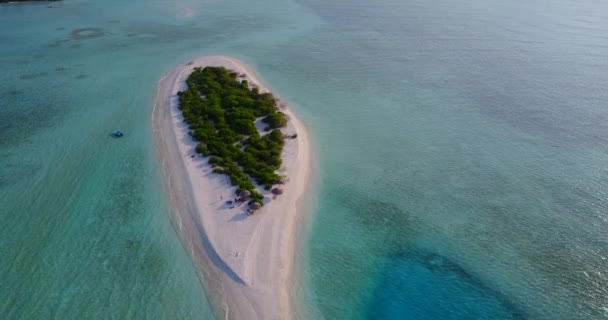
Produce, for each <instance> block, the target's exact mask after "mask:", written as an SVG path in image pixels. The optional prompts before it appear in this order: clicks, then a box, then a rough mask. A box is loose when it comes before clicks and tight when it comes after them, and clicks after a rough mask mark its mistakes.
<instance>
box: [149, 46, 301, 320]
mask: <svg viewBox="0 0 608 320" xmlns="http://www.w3.org/2000/svg"><path fill="white" fill-rule="evenodd" d="M201 66H202V67H204V66H224V67H226V68H227V69H230V70H234V71H235V72H238V73H239V74H245V75H246V80H248V81H249V83H250V84H254V85H256V86H257V87H258V88H259V89H260V91H261V92H265V91H270V90H269V89H268V87H267V86H265V85H264V84H263V83H262V82H261V81H260V80H259V79H258V78H257V77H256V74H255V72H254V71H253V70H252V68H250V67H249V66H247V65H246V64H244V63H243V62H241V61H239V60H236V59H234V58H231V57H225V56H206V57H201V58H198V59H195V60H192V61H190V62H187V63H185V64H183V65H180V66H177V67H176V68H175V69H173V70H172V71H170V72H169V73H167V74H166V75H165V76H164V77H163V78H162V79H161V80H160V81H159V84H158V92H157V97H156V102H155V107H154V111H153V116H152V118H153V127H154V134H155V140H156V144H157V149H158V154H159V158H160V164H161V170H162V173H163V177H164V182H165V186H166V189H167V193H168V197H169V201H170V205H171V209H172V212H173V214H174V220H175V224H176V227H177V228H178V229H179V230H180V233H181V235H182V239H183V241H184V243H186V245H187V246H188V249H189V250H190V252H191V253H192V255H193V256H194V257H195V260H196V261H197V262H198V264H199V267H200V270H201V276H202V278H203V279H204V284H205V287H206V289H207V291H208V293H209V294H210V295H211V296H210V299H211V300H212V301H211V302H212V304H214V306H215V307H216V311H217V312H218V313H219V315H220V316H221V317H222V318H224V319H290V318H293V317H294V310H293V305H292V299H293V292H292V282H293V280H292V279H293V275H292V271H293V262H294V259H295V250H296V245H297V244H296V238H295V234H296V233H297V229H296V228H297V224H296V221H297V219H296V217H297V215H301V214H308V212H302V211H304V210H303V209H302V208H303V207H302V206H299V205H297V204H298V200H299V199H302V198H303V194H304V193H305V192H306V191H307V190H308V189H309V187H310V182H311V176H312V169H311V168H312V165H313V154H312V150H311V149H312V148H311V141H310V137H309V135H308V133H307V130H306V128H305V127H304V125H303V124H302V123H301V122H300V120H298V118H297V117H296V116H295V114H294V113H293V112H292V111H291V110H290V109H289V107H285V106H282V107H281V111H282V112H284V113H285V114H287V115H288V117H289V119H290V120H289V122H288V126H287V127H286V128H284V129H283V130H282V131H283V132H284V133H285V134H294V133H296V134H297V138H296V139H286V144H285V148H284V150H283V166H282V168H281V170H280V172H279V173H280V174H285V175H287V176H288V182H287V183H286V184H285V185H284V186H283V189H284V191H285V192H284V194H282V195H280V196H278V197H277V198H276V199H272V198H273V196H272V194H270V192H268V191H265V190H263V189H262V188H259V190H260V191H264V195H265V196H266V198H265V202H266V203H265V205H264V207H263V208H262V209H260V210H259V211H258V212H257V213H255V214H254V215H248V214H247V212H246V209H247V206H246V205H242V206H238V207H235V208H230V207H231V206H230V205H227V204H226V202H227V200H230V199H234V198H235V190H236V188H235V187H233V186H231V185H230V183H229V179H228V177H227V176H225V175H219V174H215V173H212V169H211V167H210V166H209V165H208V164H207V159H206V158H203V157H201V156H198V155H197V156H196V157H194V158H192V157H191V156H192V155H194V154H195V146H196V143H195V142H194V141H193V140H192V139H191V137H190V136H189V135H188V127H187V125H186V124H185V123H184V122H183V118H182V116H181V112H180V110H179V109H178V102H179V101H178V98H177V96H176V93H177V92H178V91H179V90H183V89H185V88H186V84H185V79H186V78H187V77H188V75H189V74H190V73H191V71H192V69H193V68H195V67H201ZM273 94H274V95H275V96H276V97H277V98H280V97H279V96H278V95H276V94H275V93H274V92H273ZM281 105H283V101H282V100H281Z"/></svg>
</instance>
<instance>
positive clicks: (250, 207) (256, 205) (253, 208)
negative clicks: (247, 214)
mask: <svg viewBox="0 0 608 320" xmlns="http://www.w3.org/2000/svg"><path fill="white" fill-rule="evenodd" d="M261 207H262V205H261V204H259V203H257V202H254V203H252V204H250V205H249V209H251V210H253V211H255V210H258V209H260V208H261Z"/></svg>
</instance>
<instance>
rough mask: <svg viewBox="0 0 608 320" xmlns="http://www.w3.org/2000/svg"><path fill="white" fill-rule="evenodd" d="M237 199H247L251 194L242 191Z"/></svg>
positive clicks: (247, 191)
mask: <svg viewBox="0 0 608 320" xmlns="http://www.w3.org/2000/svg"><path fill="white" fill-rule="evenodd" d="M239 197H241V198H243V199H248V198H249V197H251V192H249V190H243V191H241V192H240V193H239Z"/></svg>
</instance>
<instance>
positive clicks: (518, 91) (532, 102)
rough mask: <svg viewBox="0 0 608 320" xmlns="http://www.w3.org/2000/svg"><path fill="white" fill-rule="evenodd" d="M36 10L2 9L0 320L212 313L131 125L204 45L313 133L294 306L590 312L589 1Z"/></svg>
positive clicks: (600, 241) (114, 3)
mask: <svg viewBox="0 0 608 320" xmlns="http://www.w3.org/2000/svg"><path fill="white" fill-rule="evenodd" d="M48 6H49V4H47V3H23V4H2V5H0V68H1V70H2V72H0V163H1V166H0V319H7V320H13V319H20V320H21V319H213V314H212V311H211V307H210V306H209V304H208V302H207V298H206V294H205V290H204V287H203V285H202V284H201V282H200V280H199V277H198V272H197V268H196V266H195V265H194V263H193V261H192V259H191V258H190V255H189V252H188V251H187V250H185V249H184V248H183V247H182V246H181V243H180V240H179V237H178V235H177V233H176V232H175V230H174V228H173V226H172V224H171V218H170V214H169V210H168V207H167V201H166V198H165V195H164V191H163V190H162V184H161V181H160V175H159V172H158V168H157V162H156V157H155V146H154V141H153V135H152V129H151V112H152V107H153V100H154V96H155V90H156V84H157V81H158V80H159V79H160V77H161V76H162V75H163V74H164V73H165V72H167V71H169V70H170V69H172V68H173V66H175V65H177V64H179V63H182V62H184V61H187V60H188V59H190V58H193V57H196V56H200V55H206V54H223V55H234V56H236V57H238V58H240V59H242V60H244V61H246V62H248V63H250V64H251V65H253V66H254V67H256V68H257V70H258V71H259V73H260V75H261V76H262V78H263V79H265V81H266V82H268V83H269V84H270V86H272V87H273V88H274V89H276V91H277V92H278V93H279V94H280V95H281V96H283V97H284V98H286V99H287V100H289V101H290V102H291V103H292V104H293V105H294V108H295V109H296V111H297V112H298V114H300V115H301V116H302V120H303V121H304V122H305V123H306V124H307V125H308V126H309V128H310V129H311V132H312V134H313V136H314V141H315V147H316V149H317V150H318V159H319V164H318V168H317V179H316V182H315V187H314V191H313V192H314V194H313V195H312V198H314V199H315V201H314V203H313V206H312V207H313V208H314V210H313V212H312V214H313V215H314V220H313V222H312V225H311V227H310V228H309V232H308V235H307V236H306V237H305V238H306V243H305V244H304V245H303V247H302V252H300V253H299V254H298V256H299V258H298V262H299V270H300V271H302V273H303V274H302V275H303V276H302V277H301V279H300V280H299V283H298V284H297V287H298V288H304V289H306V293H305V294H303V296H302V298H301V300H302V301H301V306H302V309H308V310H309V311H308V312H306V314H308V316H309V317H310V318H313V319H328V320H329V319H331V320H333V319H422V320H430V319H608V232H607V230H608V90H606V88H607V87H608V3H607V2H605V1H596V0H584V1H575V0H553V1H540V0H530V1H507V0H466V1H465V0H450V1H446V0H432V1H431V0H427V1H422V0H378V1H364V0H350V1H344V0H282V1H278V0H258V1H245V0H231V1H219V0H172V1H168V0H146V1H144V0H133V1H118V0H106V1H91V0H64V1H63V2H60V3H56V2H53V3H51V4H50V6H51V7H48ZM117 129H120V130H122V131H124V132H125V133H126V136H125V137H124V138H121V139H114V138H111V137H110V136H109V134H110V133H111V132H113V131H114V130H117Z"/></svg>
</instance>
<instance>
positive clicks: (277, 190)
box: [270, 188, 283, 196]
mask: <svg viewBox="0 0 608 320" xmlns="http://www.w3.org/2000/svg"><path fill="white" fill-rule="evenodd" d="M270 192H272V194H274V195H276V196H278V195H280V194H283V189H281V188H274V189H272V190H271V191H270Z"/></svg>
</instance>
